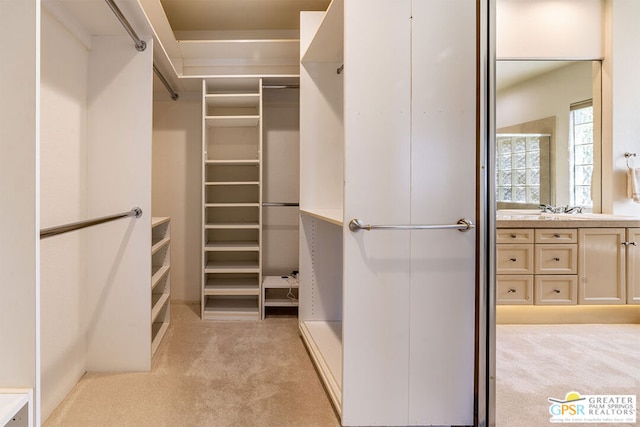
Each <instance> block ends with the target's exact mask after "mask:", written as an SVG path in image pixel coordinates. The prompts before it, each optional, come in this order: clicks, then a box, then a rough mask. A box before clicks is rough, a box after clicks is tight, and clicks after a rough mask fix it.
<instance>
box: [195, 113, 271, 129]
mask: <svg viewBox="0 0 640 427" xmlns="http://www.w3.org/2000/svg"><path fill="white" fill-rule="evenodd" d="M259 122H260V116H207V117H206V118H205V123H206V124H207V126H209V127H222V128H238V127H256V126H258V123H259Z"/></svg>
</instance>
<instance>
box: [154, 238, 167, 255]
mask: <svg viewBox="0 0 640 427" xmlns="http://www.w3.org/2000/svg"><path fill="white" fill-rule="evenodd" d="M170 241H171V238H170V237H165V238H163V239H160V240H158V241H155V242H152V245H151V255H154V254H155V253H156V252H158V251H159V250H160V249H162V248H163V247H164V246H166V245H167V244H168V243H169V242H170Z"/></svg>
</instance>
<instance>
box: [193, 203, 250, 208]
mask: <svg viewBox="0 0 640 427" xmlns="http://www.w3.org/2000/svg"><path fill="white" fill-rule="evenodd" d="M204 206H205V207H206V208H257V207H260V203H248V202H247V203H244V202H243V203H205V205H204Z"/></svg>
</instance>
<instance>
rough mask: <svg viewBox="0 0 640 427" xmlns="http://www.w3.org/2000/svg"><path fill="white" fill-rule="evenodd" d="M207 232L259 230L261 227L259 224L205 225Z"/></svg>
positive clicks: (227, 223)
mask: <svg viewBox="0 0 640 427" xmlns="http://www.w3.org/2000/svg"><path fill="white" fill-rule="evenodd" d="M204 228H205V229H206V230H257V229H259V228H260V225H259V224H258V223H257V222H225V223H222V222H220V223H216V224H211V223H208V224H205V225H204Z"/></svg>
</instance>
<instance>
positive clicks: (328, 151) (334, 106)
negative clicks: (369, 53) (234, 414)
mask: <svg viewBox="0 0 640 427" xmlns="http://www.w3.org/2000/svg"><path fill="white" fill-rule="evenodd" d="M343 13H344V8H343V1H342V0H334V1H333V2H332V3H331V5H330V6H329V8H328V9H327V12H326V13H323V12H305V13H304V14H303V15H302V16H301V35H300V37H301V40H300V45H301V67H300V166H301V167H300V212H301V216H300V242H301V243H300V273H301V274H300V290H299V292H300V307H299V318H300V331H301V333H302V337H303V339H304V341H305V343H306V344H307V347H308V349H309V352H310V354H311V357H312V359H313V360H314V362H315V364H316V367H317V368H318V372H319V373H320V376H321V378H322V379H323V381H324V383H325V385H326V387H327V390H328V392H329V395H330V397H331V399H332V401H333V403H334V406H335V408H336V409H337V410H338V412H341V410H342V295H343V289H342V258H343V249H342V246H343V244H342V243H343V237H342V232H343V231H342V230H343V225H344V214H343V198H344V189H343V185H344V184H343V183H344V160H343V159H344V123H343V94H344V89H343V75H342V74H339V73H338V69H339V68H340V67H341V66H342V64H343V40H342V39H343V21H344V18H343ZM314 28H315V29H317V31H315V33H314V32H313V31H312V30H313V29H314ZM309 29H311V31H309ZM305 30H307V31H306V32H305ZM311 165H313V167H311Z"/></svg>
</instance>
